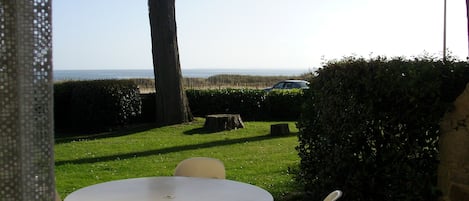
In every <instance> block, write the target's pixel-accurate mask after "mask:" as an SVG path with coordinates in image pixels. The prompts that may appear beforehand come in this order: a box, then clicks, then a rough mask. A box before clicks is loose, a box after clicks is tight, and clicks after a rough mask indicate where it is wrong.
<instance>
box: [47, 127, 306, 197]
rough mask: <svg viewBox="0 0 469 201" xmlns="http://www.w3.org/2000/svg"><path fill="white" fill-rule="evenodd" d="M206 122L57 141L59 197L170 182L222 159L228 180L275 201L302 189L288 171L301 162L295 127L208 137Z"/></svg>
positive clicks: (226, 132)
mask: <svg viewBox="0 0 469 201" xmlns="http://www.w3.org/2000/svg"><path fill="white" fill-rule="evenodd" d="M203 123H204V119H201V118H197V119H196V120H195V121H194V122H192V123H188V124H181V125H174V126H166V127H161V128H153V129H147V130H144V131H135V132H129V133H120V134H118V135H108V136H106V137H102V136H101V137H98V138H89V137H88V138H85V139H79V140H78V139H75V140H59V141H57V142H56V145H55V161H56V162H55V163H56V169H55V174H56V183H57V189H58V191H59V193H60V194H61V196H62V197H65V196H66V195H68V194H69V193H71V192H73V191H75V190H77V189H79V188H82V187H85V186H89V185H92V184H96V183H101V182H105V181H110V180H116V179H125V178H133V177H149V176H171V175H172V174H173V172H174V168H175V167H176V165H177V163H178V162H180V161H181V160H183V159H185V158H188V157H195V156H206V157H214V158H218V159H221V160H222V161H223V162H224V164H225V168H226V171H227V179H230V180H236V181H241V182H246V183H250V184H253V185H257V186H260V187H262V188H264V189H266V190H267V191H269V192H271V193H272V195H273V196H274V199H275V200H291V199H290V198H288V197H291V195H292V194H294V193H295V192H297V191H300V187H299V186H298V185H297V184H296V182H295V180H294V176H295V175H294V174H293V173H292V170H295V169H297V167H298V164H299V157H298V155H297V151H296V150H295V147H296V146H297V144H298V139H297V136H296V133H297V132H298V130H297V129H296V126H295V123H294V122H287V123H289V127H290V131H292V134H291V135H288V136H282V137H273V136H270V135H269V132H270V125H271V124H274V123H279V122H245V125H246V128H244V129H238V130H232V131H224V132H217V133H207V132H206V131H205V130H204V129H203V128H202V127H203Z"/></svg>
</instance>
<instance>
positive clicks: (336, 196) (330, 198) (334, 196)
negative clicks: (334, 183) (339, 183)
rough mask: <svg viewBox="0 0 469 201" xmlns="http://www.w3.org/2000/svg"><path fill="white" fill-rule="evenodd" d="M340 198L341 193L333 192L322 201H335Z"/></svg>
mask: <svg viewBox="0 0 469 201" xmlns="http://www.w3.org/2000/svg"><path fill="white" fill-rule="evenodd" d="M341 196H342V191H340V190H335V191H332V192H331V193H329V195H327V197H326V198H324V201H336V200H338V199H339V198H340V197H341Z"/></svg>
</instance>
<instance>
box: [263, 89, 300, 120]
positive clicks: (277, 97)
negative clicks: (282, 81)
mask: <svg viewBox="0 0 469 201" xmlns="http://www.w3.org/2000/svg"><path fill="white" fill-rule="evenodd" d="M303 94H304V93H303V90H302V89H292V90H273V91H271V92H269V93H267V95H266V98H265V104H264V105H265V107H264V108H265V109H264V112H265V113H266V114H268V117H269V119H281V120H297V119H298V117H299V115H300V113H301V109H302V106H303V103H304V101H305V100H304V99H305V98H304V95H303Z"/></svg>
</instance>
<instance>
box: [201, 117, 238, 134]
mask: <svg viewBox="0 0 469 201" xmlns="http://www.w3.org/2000/svg"><path fill="white" fill-rule="evenodd" d="M204 128H205V129H207V130H209V131H213V132H217V131H224V130H232V129H238V128H244V123H243V120H241V116H240V115H239V114H212V115H207V116H206V119H205V125H204Z"/></svg>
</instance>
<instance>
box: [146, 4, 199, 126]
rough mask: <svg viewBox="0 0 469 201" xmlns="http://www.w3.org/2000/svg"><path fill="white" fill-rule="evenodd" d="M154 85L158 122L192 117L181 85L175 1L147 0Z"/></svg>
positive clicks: (180, 120) (191, 118)
mask: <svg viewBox="0 0 469 201" xmlns="http://www.w3.org/2000/svg"><path fill="white" fill-rule="evenodd" d="M148 6H149V17H150V27H151V39H152V53H153V71H154V73H155V88H156V121H157V123H158V124H160V125H171V124H179V123H183V122H189V121H192V120H193V117H192V114H191V112H190V108H189V103H188V101H187V97H186V94H185V92H184V88H183V85H182V75H181V66H180V63H179V50H178V43H177V32H176V18H175V0H148Z"/></svg>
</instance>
